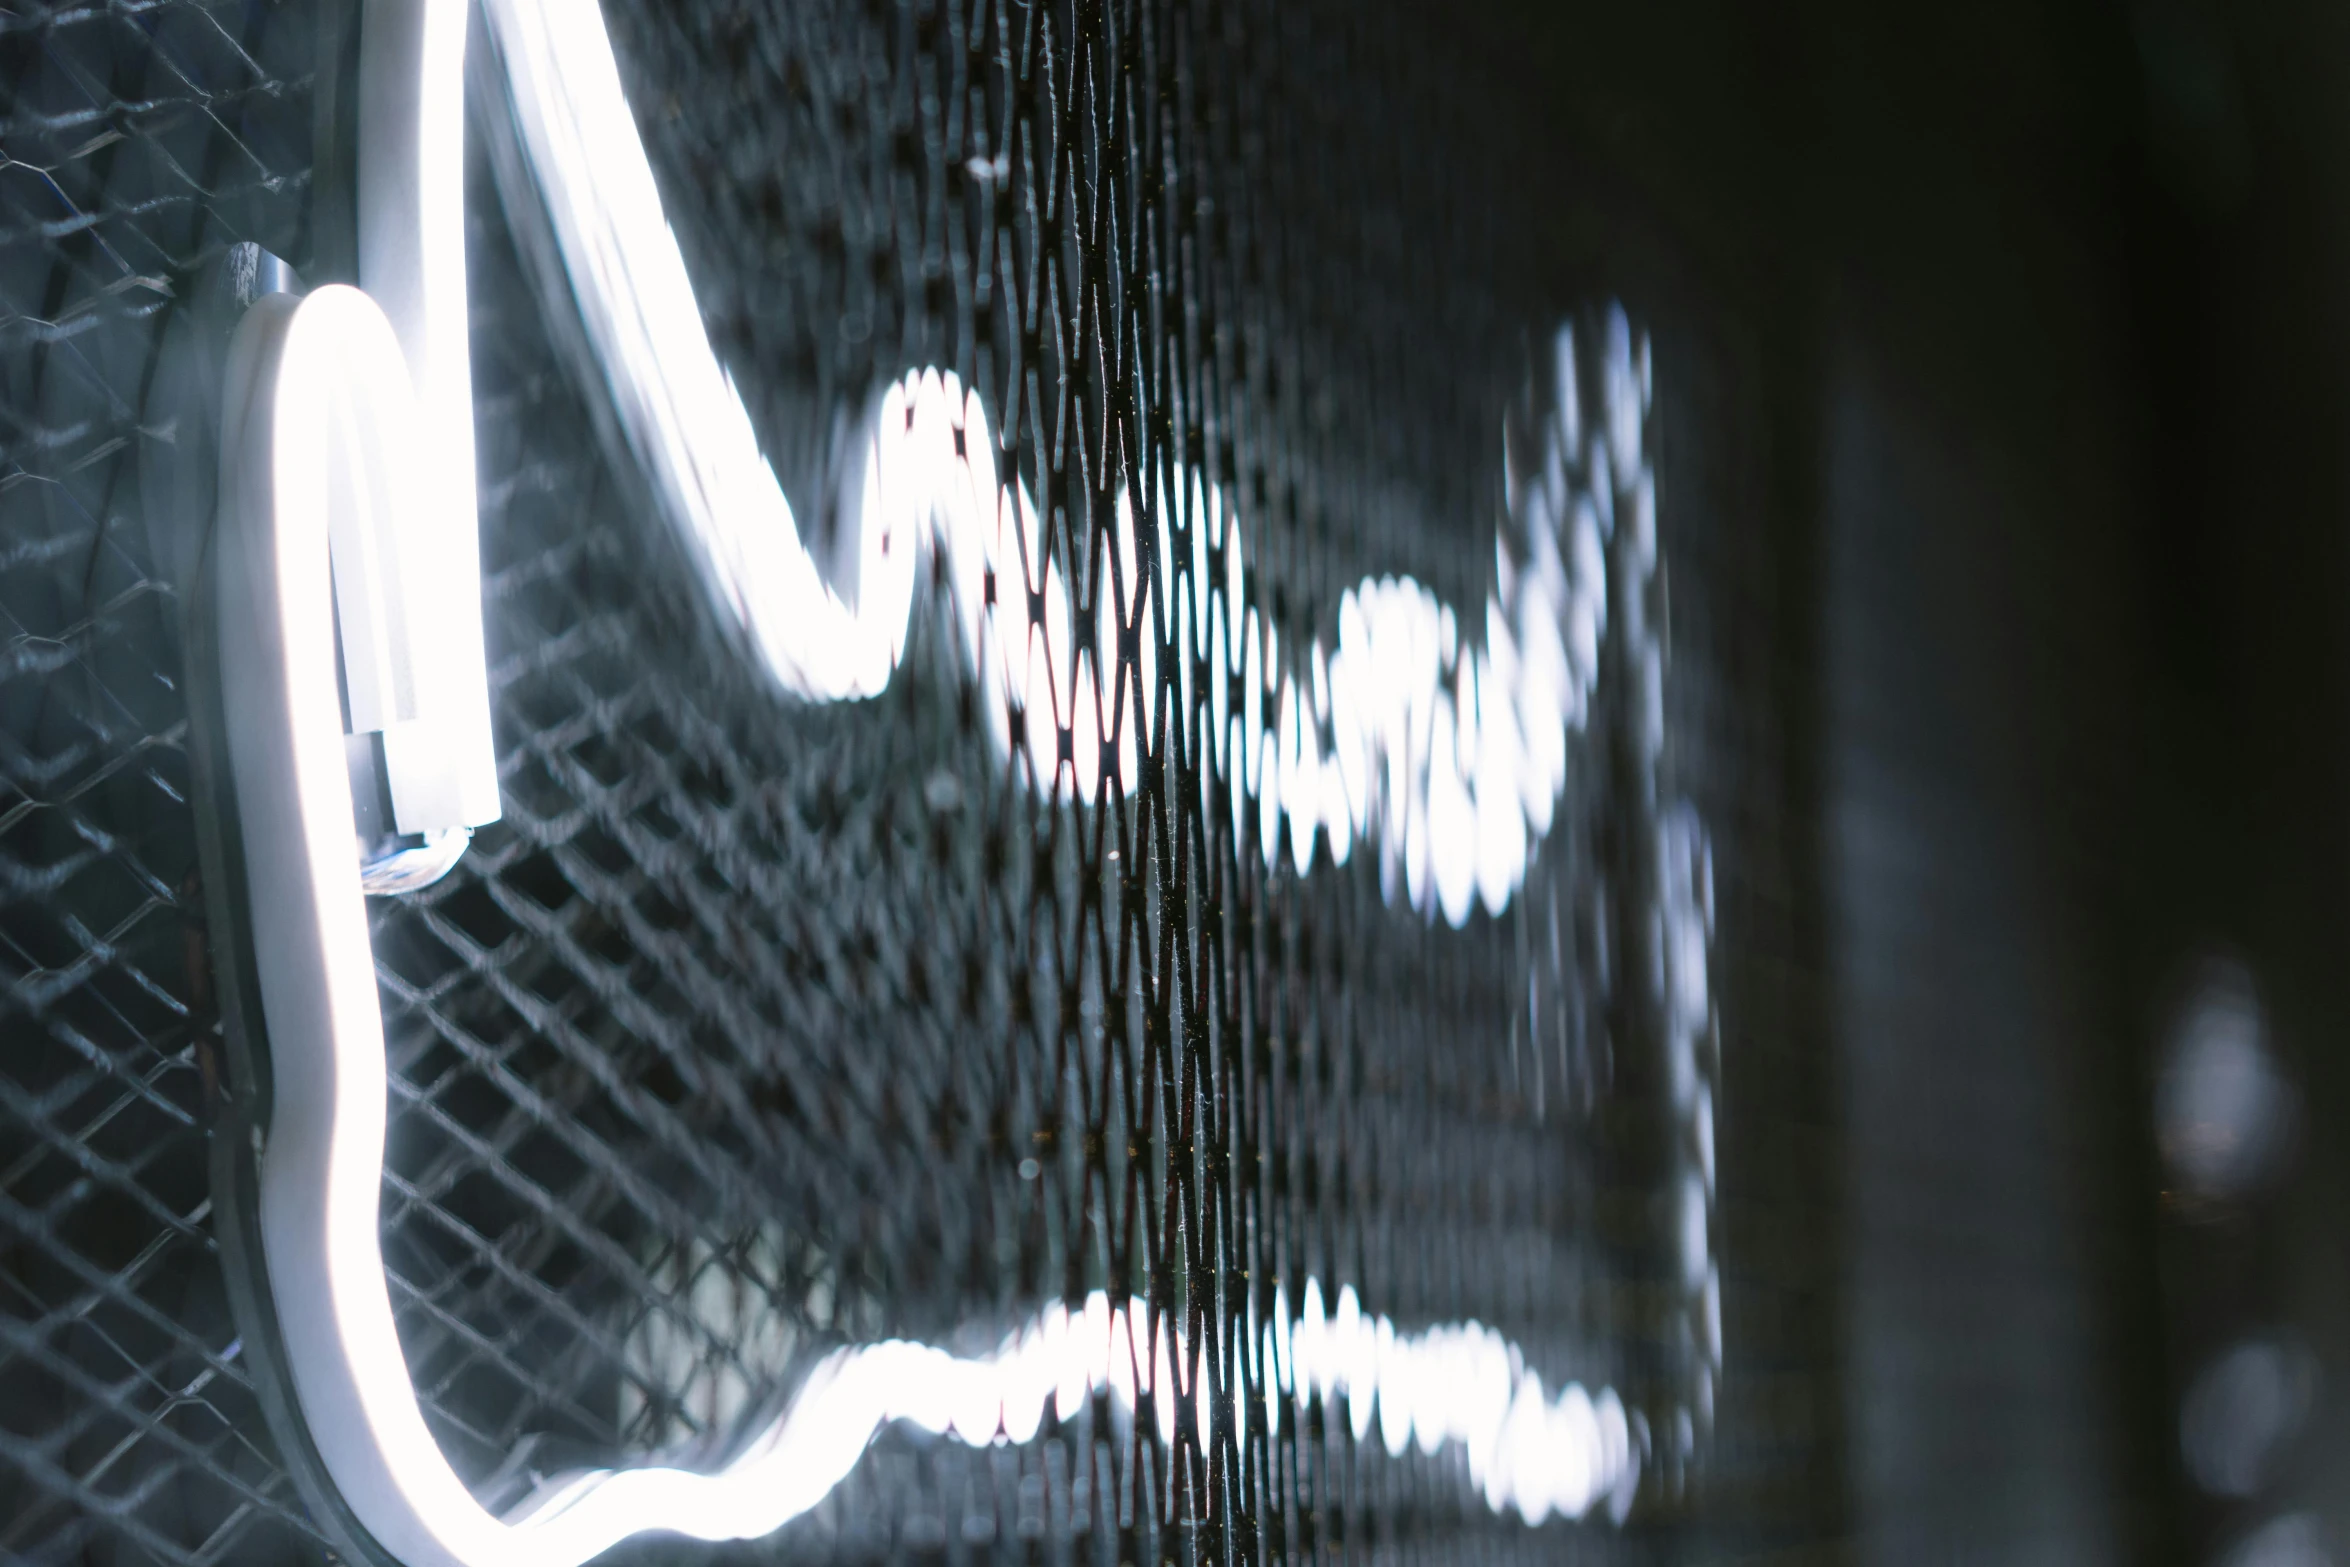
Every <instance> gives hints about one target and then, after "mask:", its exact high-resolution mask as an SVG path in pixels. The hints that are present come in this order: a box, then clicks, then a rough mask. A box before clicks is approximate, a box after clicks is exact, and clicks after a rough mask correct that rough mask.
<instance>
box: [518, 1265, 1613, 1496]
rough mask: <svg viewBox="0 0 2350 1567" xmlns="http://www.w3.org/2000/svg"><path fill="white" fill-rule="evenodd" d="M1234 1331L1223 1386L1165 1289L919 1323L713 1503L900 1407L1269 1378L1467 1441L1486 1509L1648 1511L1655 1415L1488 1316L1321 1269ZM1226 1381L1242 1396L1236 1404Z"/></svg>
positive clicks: (799, 1403)
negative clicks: (1155, 1310)
mask: <svg viewBox="0 0 2350 1567" xmlns="http://www.w3.org/2000/svg"><path fill="white" fill-rule="evenodd" d="M1234 1331H1235V1338H1236V1340H1237V1342H1234V1343H1228V1344H1226V1345H1224V1346H1222V1347H1221V1350H1220V1352H1219V1353H1218V1354H1217V1355H1216V1356H1214V1357H1213V1359H1214V1361H1215V1362H1216V1363H1219V1364H1222V1365H1225V1366H1238V1367H1239V1375H1238V1376H1237V1377H1233V1378H1232V1379H1231V1380H1230V1381H1229V1383H1228V1385H1227V1386H1226V1387H1225V1388H1224V1389H1223V1390H1222V1392H1221V1394H1220V1395H1219V1391H1218V1390H1217V1389H1216V1388H1215V1387H1214V1385H1213V1383H1212V1381H1211V1378H1210V1376H1209V1372H1208V1367H1209V1365H1210V1362H1211V1357H1210V1356H1209V1355H1208V1353H1207V1346H1206V1345H1204V1344H1201V1343H1188V1342H1186V1341H1185V1339H1184V1337H1183V1335H1182V1333H1181V1332H1180V1330H1178V1329H1177V1328H1176V1327H1175V1326H1174V1325H1173V1324H1172V1323H1171V1321H1170V1320H1169V1318H1168V1317H1167V1316H1166V1315H1165V1314H1164V1313H1161V1314H1158V1315H1156V1316H1155V1317H1154V1315H1153V1314H1152V1312H1151V1310H1150V1307H1149V1305H1148V1303H1147V1302H1145V1301H1143V1300H1141V1299H1139V1298H1134V1299H1129V1300H1128V1301H1126V1302H1125V1303H1124V1304H1122V1305H1118V1306H1116V1307H1113V1306H1112V1304H1111V1301H1110V1298H1109V1296H1108V1295H1107V1294H1105V1293H1103V1292H1102V1291H1099V1290H1096V1291H1094V1292H1093V1293H1092V1294H1091V1295H1090V1296H1088V1297H1087V1299H1086V1303H1085V1306H1084V1308H1083V1309H1082V1310H1080V1311H1071V1310H1069V1309H1068V1308H1066V1307H1065V1306H1062V1305H1060V1304H1058V1303H1056V1304H1054V1305H1052V1306H1049V1307H1047V1308H1046V1309H1045V1310H1044V1311H1042V1312H1040V1313H1038V1314H1037V1316H1036V1317H1034V1318H1033V1319H1031V1320H1030V1321H1029V1322H1028V1323H1027V1324H1026V1325H1024V1326H1023V1327H1021V1328H1020V1329H1019V1330H1018V1331H1016V1332H1014V1333H1012V1334H1010V1335H1009V1336H1007V1337H1006V1338H1005V1339H1004V1340H1003V1342H1002V1343H1001V1344H1000V1345H999V1346H998V1347H997V1348H996V1349H995V1350H994V1351H993V1352H992V1353H988V1354H982V1355H977V1356H973V1357H969V1358H965V1357H960V1356H957V1355H955V1354H952V1353H950V1352H949V1351H947V1350H944V1349H939V1348H935V1347H933V1346H931V1345H928V1344H921V1343H915V1342H911V1341H907V1340H902V1339H893V1340H890V1341H887V1342H884V1343H879V1344H866V1345H860V1346H856V1347H853V1348H849V1349H843V1350H839V1351H836V1352H834V1353H833V1354H831V1355H829V1356H827V1357H826V1358H825V1359H824V1360H823V1361H822V1362H820V1363H819V1364H818V1365H817V1367H816V1368H815V1370H814V1371H813V1372H812V1373H811V1374H810V1375H809V1377H808V1379H807V1381H806V1382H805V1384H803V1386H802V1388H801V1390H800V1392H799V1394H798V1396H797V1397H796V1398H795V1399H794V1400H793V1401H792V1403H791V1406H790V1408H789V1409H788V1410H787V1411H786V1413H785V1414H784V1415H783V1416H782V1417H781V1418H779V1419H778V1420H776V1421H775V1422H774V1423H773V1424H772V1425H771V1426H769V1427H768V1428H767V1429H765V1430H763V1431H761V1432H758V1433H757V1434H756V1435H754V1436H753V1437H752V1438H751V1439H750V1441H749V1442H748V1443H746V1444H744V1445H743V1446H742V1447H741V1448H740V1450H739V1453H738V1456H737V1457H736V1458H735V1459H734V1460H733V1461H732V1462H731V1463H729V1464H728V1465H727V1466H726V1467H725V1469H723V1470H721V1471H720V1472H718V1473H717V1474H715V1475H712V1476H709V1477H708V1481H709V1483H708V1485H707V1486H706V1489H705V1490H704V1492H703V1493H702V1494H703V1503H702V1505H703V1506H705V1507H718V1508H723V1507H733V1508H736V1509H737V1510H738V1511H741V1512H742V1514H743V1516H742V1517H740V1518H734V1517H731V1516H730V1517H726V1518H719V1517H717V1516H714V1515H706V1516H705V1517H704V1520H703V1521H704V1523H705V1524H706V1525H708V1526H709V1527H711V1528H712V1529H714V1530H718V1531H722V1532H721V1533H714V1534H713V1535H712V1536H711V1537H713V1538H718V1537H723V1536H724V1535H734V1536H751V1535H757V1534H764V1533H767V1532H768V1531H770V1530H772V1529H775V1528H778V1527H780V1526H781V1525H782V1524H784V1523H785V1522H787V1521H789V1520H790V1519H791V1518H792V1517H795V1516H797V1515H798V1514H799V1513H801V1512H804V1511H806V1510H807V1509H808V1508H810V1507H813V1506H814V1505H815V1504H816V1503H817V1502H819V1501H821V1500H822V1499H823V1497H824V1496H825V1495H826V1494H827V1493H828V1492H829V1491H830V1490H831V1488H832V1487H833V1486H834V1485H836V1484H837V1483H839V1481H840V1480H841V1479H842V1478H844V1477H845V1476H846V1475H847V1474H848V1473H849V1471H850V1470H851V1469H852V1468H853V1467H854V1466H855V1464H856V1463H857V1461H858V1459H859V1457H860V1456H861V1455H862V1454H863V1453H864V1451H865V1448H866V1446H867V1445H868V1444H869V1443H870V1442H871V1441H872V1439H873V1437H874V1436H875V1434H876V1433H877V1432H879V1431H880V1430H881V1429H882V1428H884V1427H885V1426H888V1425H889V1424H891V1423H893V1422H900V1421H902V1422H904V1423H905V1424H907V1425H910V1426H913V1427H916V1428H918V1429H920V1430H923V1431H928V1432H931V1433H933V1434H935V1435H939V1436H946V1437H952V1438H954V1439H955V1440H957V1441H960V1442H963V1443H965V1444H967V1445H969V1446H973V1447H984V1446H988V1445H990V1444H993V1443H995V1442H998V1441H1007V1442H1015V1443H1020V1442H1027V1441H1029V1440H1031V1439H1033V1438H1034V1437H1035V1436H1036V1434H1037V1432H1038V1431H1039V1429H1040V1428H1041V1427H1042V1425H1043V1422H1044V1419H1045V1416H1046V1414H1047V1413H1048V1411H1049V1412H1051V1413H1053V1414H1055V1415H1057V1416H1059V1417H1060V1418H1061V1419H1063V1420H1068V1419H1073V1418H1075V1417H1076V1416H1078V1415H1079V1414H1080V1412H1081V1411H1083V1410H1084V1409H1085V1408H1086V1407H1087V1405H1088V1403H1089V1401H1090V1400H1092V1399H1093V1398H1094V1396H1095V1395H1096V1394H1106V1395H1108V1397H1109V1399H1110V1401H1111V1404H1112V1407H1113V1408H1114V1409H1115V1410H1116V1411H1118V1412H1120V1414H1122V1415H1123V1416H1126V1417H1131V1416H1133V1415H1134V1414H1136V1413H1137V1412H1138V1411H1141V1410H1143V1409H1144V1408H1145V1407H1146V1405H1147V1408H1148V1409H1149V1411H1150V1413H1151V1418H1152V1419H1153V1420H1154V1421H1155V1423H1156V1426H1157V1430H1158V1435H1159V1440H1160V1441H1161V1442H1162V1443H1166V1444H1173V1443H1174V1441H1175V1440H1176V1435H1177V1424H1178V1422H1179V1421H1181V1420H1185V1419H1189V1420H1192V1421H1195V1422H1196V1423H1197V1424H1196V1429H1197V1430H1198V1431H1200V1432H1203V1433H1204V1432H1208V1431H1211V1430H1213V1429H1215V1428H1216V1426H1217V1425H1218V1424H1219V1423H1226V1422H1228V1423H1229V1424H1230V1425H1231V1426H1233V1427H1237V1426H1239V1425H1240V1423H1241V1421H1242V1420H1243V1419H1244V1415H1245V1412H1244V1411H1243V1410H1242V1409H1241V1408H1240V1407H1239V1406H1240V1402H1241V1401H1242V1400H1245V1399H1247V1398H1249V1397H1251V1396H1252V1395H1251V1392H1250V1389H1251V1388H1252V1387H1253V1388H1255V1389H1257V1390H1259V1391H1258V1393H1257V1394H1256V1395H1255V1396H1259V1397H1261V1398H1262V1399H1263V1401H1264V1408H1265V1419H1266V1423H1267V1424H1268V1425H1269V1426H1272V1427H1274V1428H1276V1429H1277V1428H1278V1426H1279V1425H1280V1423H1281V1421H1282V1419H1283V1414H1284V1410H1285V1408H1287V1407H1290V1406H1294V1407H1295V1409H1296V1410H1297V1411H1298V1412H1300V1413H1303V1412H1304V1411H1305V1410H1306V1409H1307V1407H1308V1406H1309V1405H1311V1404H1312V1403H1313V1401H1314V1400H1316V1399H1320V1400H1321V1401H1322V1402H1323V1405H1324V1407H1325V1408H1327V1409H1329V1410H1330V1411H1331V1413H1332V1415H1333V1416H1334V1417H1340V1416H1342V1417H1343V1418H1344V1419H1346V1420H1347V1421H1348V1422H1350V1423H1351V1427H1352V1430H1353V1434H1354V1436H1355V1438H1356V1440H1357V1441H1368V1440H1370V1438H1371V1435H1372V1432H1373V1431H1374V1429H1376V1431H1377V1433H1378V1437H1379V1440H1380V1442H1381V1443H1382V1445H1383V1446H1384V1447H1385V1448H1386V1450H1387V1452H1388V1453H1389V1454H1390V1455H1391V1456H1394V1457H1401V1456H1402V1455H1403V1454H1404V1452H1405V1451H1406V1450H1407V1449H1408V1448H1410V1447H1413V1446H1417V1447H1418V1448H1419V1450H1420V1451H1421V1452H1422V1453H1423V1454H1428V1455H1431V1456H1433V1455H1436V1454H1439V1453H1442V1452H1444V1451H1446V1450H1447V1449H1452V1450H1456V1451H1458V1452H1459V1454H1460V1455H1461V1459H1462V1462H1463V1464H1464V1466H1465V1469H1466V1472H1467V1477H1468V1481H1469V1484H1470V1485H1471V1486H1472V1488H1474V1489H1475V1490H1476V1491H1477V1493H1478V1494H1479V1495H1480V1496H1481V1497H1482V1498H1483V1500H1484V1502H1485V1504H1486V1506H1488V1507H1489V1508H1491V1509H1492V1510H1493V1511H1494V1512H1496V1513H1509V1512H1515V1513H1516V1514H1517V1515H1518V1516H1519V1517H1520V1518H1521V1519H1523V1520H1524V1521H1525V1522H1527V1523H1530V1524H1539V1523H1542V1522H1544V1521H1545V1520H1547V1519H1549V1518H1552V1517H1561V1518H1581V1517H1584V1516H1586V1515H1587V1514H1589V1513H1591V1512H1592V1511H1593V1510H1594V1509H1599V1510H1601V1511H1604V1512H1605V1513H1606V1514H1607V1516H1608V1517H1610V1518H1611V1519H1613V1520H1615V1521H1617V1522H1621V1521H1622V1520H1623V1519H1624V1517H1625V1515H1626V1514H1627V1513H1628V1512H1629V1511H1630V1509H1631V1505H1632V1500H1633V1496H1634V1493H1635V1492H1636V1491H1637V1489H1638V1487H1639V1481H1640V1471H1641V1465H1642V1462H1643V1459H1644V1456H1645V1454H1646V1451H1647V1447H1648V1443H1649V1434H1648V1425H1647V1421H1646V1419H1645V1418H1644V1417H1643V1416H1641V1415H1640V1414H1638V1413H1637V1412H1629V1411H1627V1410H1626V1408H1625V1405H1624V1402H1623V1400H1622V1399H1621V1398H1620V1397H1619V1396H1618V1395H1617V1393H1616V1391H1615V1390H1614V1389H1613V1388H1611V1387H1602V1388H1600V1389H1599V1390H1598V1391H1597V1392H1596V1393H1594V1392H1592V1391H1590V1390H1588V1389H1586V1388H1585V1387H1583V1386H1582V1384H1580V1383H1577V1382H1569V1383H1567V1384H1566V1385H1565V1386H1563V1387H1561V1388H1559V1389H1558V1390H1557V1391H1556V1392H1555V1393H1553V1392H1550V1391H1548V1390H1547V1389H1546V1388H1545V1386H1544V1383H1543V1379H1542V1377H1541V1376H1540V1374H1538V1373H1537V1372H1535V1371H1534V1370H1533V1369H1532V1368H1530V1367H1528V1366H1527V1365H1526V1363H1525V1357H1524V1356H1523V1355H1522V1354H1521V1353H1520V1351H1519V1349H1518V1347H1517V1346H1516V1345H1515V1344H1513V1343H1511V1342H1510V1341H1509V1340H1508V1339H1507V1338H1505V1337H1504V1336H1503V1335H1501V1334H1500V1333H1498V1332H1496V1331H1495V1330H1493V1329H1491V1328H1488V1327H1485V1326H1483V1325H1482V1324H1480V1323H1476V1322H1467V1323H1455V1324H1444V1325H1440V1326H1436V1327H1432V1328H1429V1329H1427V1330H1426V1331H1424V1332H1420V1333H1402V1332H1398V1331H1397V1330H1396V1327H1395V1324H1394V1323H1393V1322H1392V1321H1390V1320H1389V1319H1388V1318H1386V1317H1383V1316H1374V1315H1372V1314H1370V1313H1368V1312H1365V1311H1364V1310H1363V1309H1362V1306H1361V1303H1360V1302H1359V1301H1358V1300H1357V1299H1356V1296H1355V1292H1354V1289H1353V1287H1352V1286H1351V1285H1349V1286H1343V1287H1341V1288H1340V1290H1339V1291H1338V1298H1337V1301H1336V1304H1335V1307H1334V1308H1333V1309H1331V1310H1329V1311H1327V1312H1326V1311H1325V1309H1324V1305H1323V1298H1322V1287H1321V1284H1320V1282H1319V1281H1318V1280H1313V1279H1309V1280H1307V1282H1306V1286H1305V1292H1304V1295H1303V1298H1302V1299H1301V1300H1300V1301H1299V1302H1298V1304H1297V1307H1296V1309H1295V1310H1294V1311H1293V1310H1292V1309H1291V1306H1290V1302H1289V1299H1288V1295H1287V1292H1286V1290H1283V1291H1279V1292H1277V1293H1276V1296H1275V1302H1274V1311H1273V1317H1272V1320H1271V1321H1269V1322H1265V1323H1263V1324H1262V1325H1261V1327H1258V1328H1257V1329H1256V1330H1254V1331H1250V1330H1249V1329H1246V1328H1241V1327H1239V1326H1238V1325H1235V1330H1234ZM689 1354H690V1351H689ZM1219 1396H1221V1397H1222V1398H1224V1399H1226V1400H1229V1401H1231V1403H1232V1406H1233V1407H1231V1408H1230V1409H1228V1410H1226V1409H1219V1408H1218V1407H1217V1400H1218V1398H1219ZM639 1472H640V1473H642V1471H639ZM608 1478H610V1475H609V1473H608V1472H602V1471H599V1472H596V1473H592V1474H585V1475H572V1476H567V1477H565V1478H564V1479H563V1480H562V1481H560V1482H558V1484H557V1485H556V1487H555V1488H554V1489H552V1490H550V1491H548V1492H546V1493H543V1494H542V1495H540V1496H539V1497H537V1498H534V1499H533V1501H531V1502H530V1503H528V1504H526V1505H525V1506H524V1508H522V1509H521V1510H520V1512H519V1513H518V1514H517V1515H516V1516H515V1518H514V1519H513V1520H512V1521H513V1522H516V1523H520V1522H523V1521H524V1520H526V1519H527V1520H529V1521H531V1522H532V1524H533V1526H534V1527H537V1526H542V1525H543V1524H544V1523H545V1522H547V1521H550V1520H552V1519H553V1518H554V1517H555V1516H557V1515H558V1514H559V1513H560V1511H561V1510H562V1509H563V1508H564V1507H565V1506H567V1505H569V1503H570V1501H571V1500H573V1499H576V1498H580V1497H584V1496H586V1495H589V1494H592V1493H593V1492H594V1491H595V1490H596V1489H597V1488H598V1487H599V1486H600V1485H601V1484H602V1483H603V1482H604V1481H605V1480H607V1479H608Z"/></svg>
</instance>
